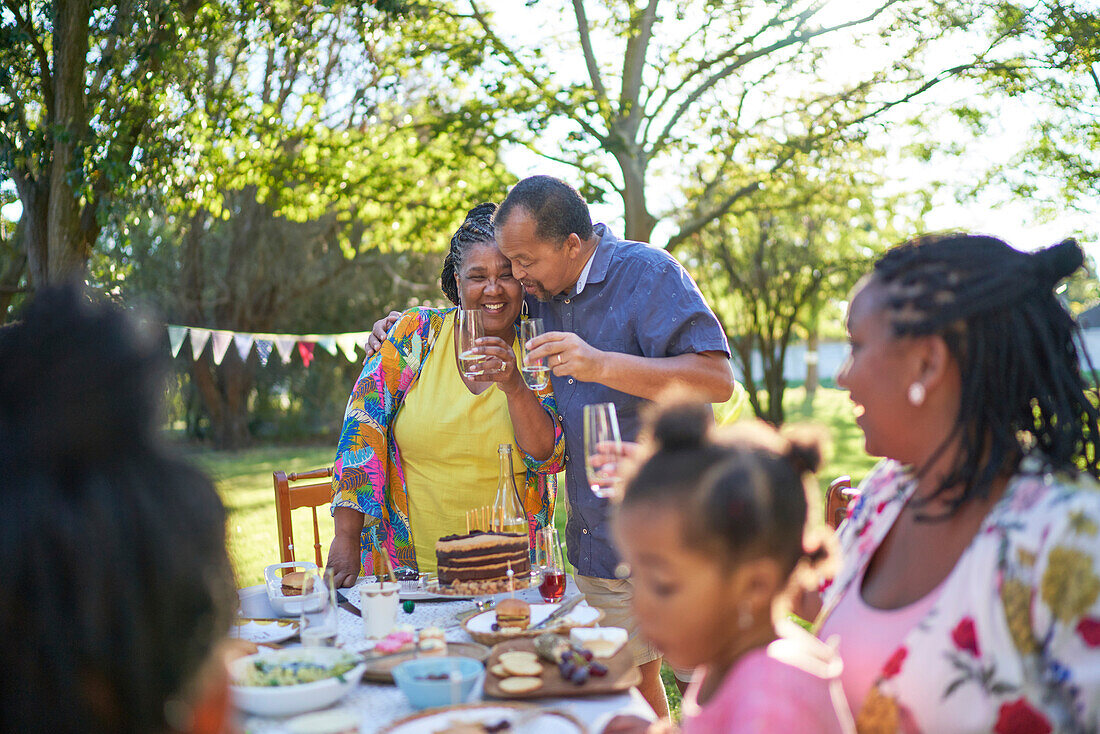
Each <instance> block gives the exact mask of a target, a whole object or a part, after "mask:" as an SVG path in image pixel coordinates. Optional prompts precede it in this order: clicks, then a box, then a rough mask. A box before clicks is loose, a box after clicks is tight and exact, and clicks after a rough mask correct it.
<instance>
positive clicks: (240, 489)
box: [193, 388, 875, 712]
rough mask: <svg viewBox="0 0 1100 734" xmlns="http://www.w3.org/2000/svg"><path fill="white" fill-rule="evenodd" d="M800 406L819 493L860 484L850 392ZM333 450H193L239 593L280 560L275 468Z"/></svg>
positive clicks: (791, 418) (326, 523)
mask: <svg viewBox="0 0 1100 734" xmlns="http://www.w3.org/2000/svg"><path fill="white" fill-rule="evenodd" d="M804 402H805V392H804V390H803V389H802V388H793V389H790V390H788V391H787V394H786V395H785V399H784V405H785V406H786V408H787V420H788V422H789V423H791V424H794V423H809V424H815V425H819V426H823V427H824V428H825V429H826V430H825V433H826V435H827V436H828V437H829V439H830V442H831V446H830V448H829V450H828V451H827V452H826V460H825V463H824V466H823V468H822V470H821V472H820V473H819V478H820V483H821V488H822V492H824V489H825V487H827V486H828V484H829V482H830V481H831V480H832V479H833V478H835V477H836V476H839V475H841V474H849V475H851V476H852V478H853V480H855V481H858V480H859V479H861V478H862V477H863V476H864V475H865V474H866V473H867V472H868V471H869V470H870V468H871V467H872V466H873V465H874V462H875V460H874V459H872V458H871V457H869V456H867V455H866V454H865V453H864V451H863V435H862V434H861V433H860V430H859V428H858V427H857V426H856V424H855V421H854V419H853V415H852V406H851V403H850V402H848V397H847V393H845V392H843V391H840V390H835V389H828V388H821V389H819V390H818V393H817V397H816V399H815V401H814V406H813V409H812V410H811V409H809V408H808V407H807V406H806V405H805V404H804ZM334 450H335V447H334V446H281V447H267V448H254V449H249V450H246V451H237V452H214V451H198V452H195V453H194V454H193V456H194V458H195V459H196V460H197V461H198V462H199V463H200V464H201V465H202V466H203V467H205V468H206V470H207V471H208V472H210V474H211V475H212V476H213V477H214V479H215V481H216V482H217V486H218V491H219V492H220V493H221V496H222V500H223V501H224V502H225V506H226V510H227V512H228V523H227V537H228V543H229V554H230V558H231V559H232V561H233V565H234V568H235V569H236V571H237V581H238V584H239V585H240V586H248V585H251V584H258V583H261V582H262V581H263V569H264V566H266V565H268V564H270V563H277V562H278V561H279V551H278V546H277V542H276V537H275V535H276V531H275V503H274V490H273V488H272V483H271V473H272V472H273V471H275V470H277V469H282V470H284V471H287V472H292V471H304V470H306V469H315V468H318V467H323V466H327V465H328V464H330V463H331V462H332V459H333V452H334ZM317 517H318V521H319V525H320V529H321V544H322V551H323V553H324V552H327V550H328V544H329V541H331V540H332V518H331V517H330V516H329V513H328V510H327V509H326V508H320V509H319V511H318V513H317ZM554 520H555V524H556V525H557V526H558V528H559V530H560V531H561V532H562V533H563V535H564V526H565V503H564V502H562V501H559V502H558V505H557V512H556V513H555V518H554ZM293 525H294V528H295V544H296V547H297V548H298V552H297V558H298V559H299V560H313V548H312V527H313V519H312V515H311V513H310V511H309V510H308V509H300V510H295V511H294V515H293ZM666 668H667V666H666ZM664 677H665V682H666V689H668V691H669V698H670V703H671V704H672V705H673V708H674V712H678V711H679V704H680V696H679V693H678V692H676V689H675V687H674V686H672V683H671V671H668V670H666V671H665V676H664Z"/></svg>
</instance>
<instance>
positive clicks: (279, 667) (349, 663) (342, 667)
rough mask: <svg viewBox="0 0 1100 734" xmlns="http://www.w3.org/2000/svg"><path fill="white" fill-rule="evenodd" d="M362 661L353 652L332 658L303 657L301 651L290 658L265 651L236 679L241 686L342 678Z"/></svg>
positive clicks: (290, 684) (294, 683) (292, 683)
mask: <svg viewBox="0 0 1100 734" xmlns="http://www.w3.org/2000/svg"><path fill="white" fill-rule="evenodd" d="M358 664H359V660H358V659H357V658H354V657H352V656H351V655H345V656H344V657H343V659H337V660H332V661H320V660H311V659H302V657H301V656H299V655H295V656H291V657H289V659H288V658H287V657H285V656H277V655H264V656H260V657H256V658H254V659H253V660H251V661H250V664H249V665H247V666H245V668H244V670H243V671H241V673H240V675H239V676H238V677H237V681H236V683H237V685H239V686H295V685H298V684H300V683H313V682H314V681H318V680H322V679H324V678H340V677H342V676H343V675H344V674H345V673H347V672H348V671H350V670H352V669H353V668H354V667H355V666H356V665H358Z"/></svg>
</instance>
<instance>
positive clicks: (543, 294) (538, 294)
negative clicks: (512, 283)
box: [523, 280, 554, 303]
mask: <svg viewBox="0 0 1100 734" xmlns="http://www.w3.org/2000/svg"><path fill="white" fill-rule="evenodd" d="M523 286H524V288H527V287H531V288H534V289H535V292H534V293H531V295H532V296H534V297H535V299H536V300H538V301H540V302H542V303H547V302H549V301H550V299H552V298H553V297H554V294H553V293H551V292H550V291H548V290H546V287H545V286H543V284H542V283H540V282H538V281H537V280H531V281H527V282H526V283H524V284H523ZM528 292H529V293H530V291H528Z"/></svg>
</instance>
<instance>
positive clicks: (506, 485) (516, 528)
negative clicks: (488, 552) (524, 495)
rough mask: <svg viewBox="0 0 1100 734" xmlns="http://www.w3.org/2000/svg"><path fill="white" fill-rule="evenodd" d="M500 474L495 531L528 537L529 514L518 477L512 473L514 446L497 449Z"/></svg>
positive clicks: (494, 512)
mask: <svg viewBox="0 0 1100 734" xmlns="http://www.w3.org/2000/svg"><path fill="white" fill-rule="evenodd" d="M497 458H498V459H499V460H500V472H499V476H498V478H497V496H496V499H495V500H494V501H493V518H492V526H493V530H496V531H497V532H502V533H518V534H520V535H524V536H526V535H527V513H525V512H524V511H523V503H522V502H521V501H520V499H519V489H517V488H516V475H515V474H514V473H513V472H512V444H510V443H502V444H500V446H498V447H497Z"/></svg>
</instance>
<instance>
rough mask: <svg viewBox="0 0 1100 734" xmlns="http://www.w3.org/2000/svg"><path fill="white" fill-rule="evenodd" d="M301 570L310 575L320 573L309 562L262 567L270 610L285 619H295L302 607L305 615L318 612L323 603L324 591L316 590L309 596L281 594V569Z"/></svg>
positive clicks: (315, 566)
mask: <svg viewBox="0 0 1100 734" xmlns="http://www.w3.org/2000/svg"><path fill="white" fill-rule="evenodd" d="M284 568H290V569H301V570H303V571H308V572H312V573H320V571H319V570H318V569H317V564H316V563H311V562H309V561H289V562H287V563H272V564H271V565H270V566H266V567H264V586H265V587H266V588H267V600H268V601H269V602H271V607H272V609H274V610H275V612H276V613H278V614H281V615H283V616H287V617H297V616H299V615H300V614H301V613H302V610H303V607H304V608H305V611H306V613H309V612H319V611H321V608H322V606H323V605H324V603H325V591H324V590H323V589H318V590H317V591H314V592H312V593H309V594H298V595H295V596H286V595H285V594H283V577H282V574H280V573H279V571H280V570H281V569H284Z"/></svg>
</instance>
